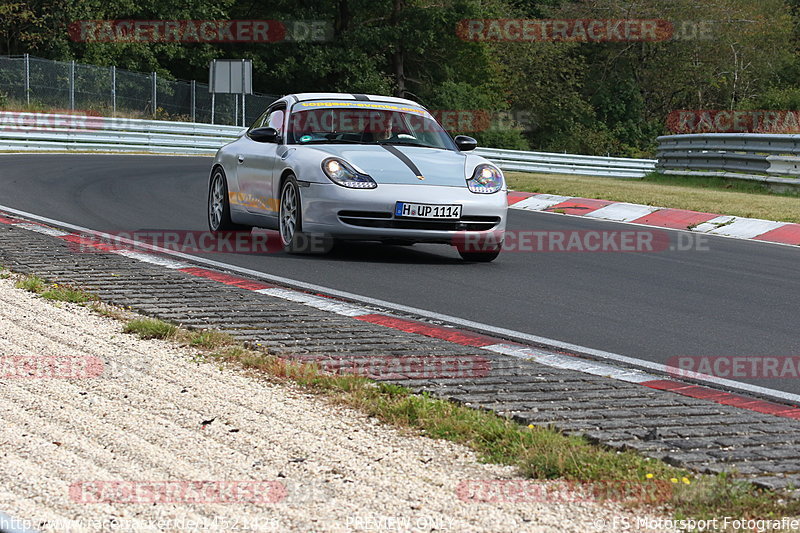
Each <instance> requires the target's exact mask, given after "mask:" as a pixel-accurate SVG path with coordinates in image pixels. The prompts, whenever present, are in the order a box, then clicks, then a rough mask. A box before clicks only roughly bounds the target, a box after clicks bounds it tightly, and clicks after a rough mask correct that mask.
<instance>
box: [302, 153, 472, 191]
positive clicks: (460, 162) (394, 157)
mask: <svg viewBox="0 0 800 533" xmlns="http://www.w3.org/2000/svg"><path fill="white" fill-rule="evenodd" d="M389 148H390V149H389V150H387V149H386V148H384V147H383V146H376V145H338V144H337V145H327V146H313V147H311V146H308V147H306V149H311V150H315V151H317V152H320V155H321V156H322V159H324V158H326V157H339V158H341V159H344V160H345V161H347V162H348V163H350V164H352V165H354V166H355V167H357V168H358V169H359V170H362V171H364V172H366V173H367V174H369V175H370V176H372V179H374V180H375V181H376V182H377V183H383V184H420V183H422V184H426V185H441V186H447V187H466V185H467V183H466V180H465V174H464V165H465V163H466V160H467V158H466V156H465V155H464V154H462V153H461V152H454V151H452V150H438V149H435V148H421V147H417V146H397V145H391V146H390V147H389ZM394 149H396V152H395V153H392V152H393V151H394ZM399 154H402V155H403V156H405V157H407V158H408V159H409V160H410V161H411V163H412V164H413V166H416V167H417V168H418V169H419V173H420V174H421V175H422V177H423V178H425V179H424V180H420V179H419V178H417V173H416V172H414V171H413V170H412V169H411V165H408V164H406V162H404V161H403V159H404V158H403V157H402V156H401V155H399Z"/></svg>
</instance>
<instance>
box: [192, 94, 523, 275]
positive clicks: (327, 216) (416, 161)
mask: <svg viewBox="0 0 800 533" xmlns="http://www.w3.org/2000/svg"><path fill="white" fill-rule="evenodd" d="M475 147H476V142H475V139H473V138H471V137H466V136H462V135H459V136H457V137H456V138H455V139H452V138H451V137H450V136H449V135H448V134H447V132H445V131H444V129H442V127H441V126H440V125H439V123H438V122H436V120H435V119H434V118H433V116H432V115H431V114H430V113H429V112H428V111H427V110H426V109H425V108H424V107H422V106H420V105H419V104H416V103H414V102H412V101H410V100H405V99H402V98H392V97H387V96H372V95H363V94H335V93H303V94H292V95H289V96H285V97H283V98H281V99H280V100H277V101H276V102H274V103H273V104H272V105H271V106H270V107H269V108H268V109H267V110H266V111H265V112H264V113H263V114H262V115H261V116H260V117H259V118H258V119H257V120H256V121H255V123H253V125H252V126H251V127H250V128H249V129H248V130H247V131H246V132H245V133H243V134H242V135H241V136H240V137H239V138H238V139H237V140H235V141H233V142H232V143H230V144H228V145H226V146H223V147H222V148H220V150H219V152H217V155H216V157H215V158H214V164H213V167H212V169H211V179H210V182H209V194H208V223H209V227H210V229H211V231H212V232H220V231H228V230H236V229H249V228H252V227H262V228H268V229H274V230H278V232H279V233H280V239H281V243H282V244H283V247H284V249H285V250H287V251H289V252H299V251H309V244H311V245H312V246H313V243H314V239H322V238H324V239H327V240H329V241H330V240H336V239H347V240H362V241H380V242H385V243H393V244H413V243H418V242H433V243H445V244H450V245H453V246H456V248H457V249H458V251H459V253H460V254H461V257H463V258H464V259H465V260H468V261H492V260H493V259H495V258H496V257H497V256H498V254H499V253H500V249H501V247H502V237H500V238H498V235H499V236H502V234H503V231H504V230H505V225H506V215H507V211H508V202H507V198H506V184H505V180H504V178H503V173H502V172H501V171H500V169H499V168H497V167H496V166H495V165H493V164H492V163H490V162H489V161H487V160H486V159H484V158H482V157H480V156H477V155H474V154H469V153H468V152H469V151H470V150H473V149H474V148H475Z"/></svg>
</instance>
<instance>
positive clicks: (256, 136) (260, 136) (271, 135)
mask: <svg viewBox="0 0 800 533" xmlns="http://www.w3.org/2000/svg"><path fill="white" fill-rule="evenodd" d="M247 135H248V136H249V137H250V138H251V139H253V140H254V141H256V142H258V143H277V142H280V139H281V136H280V134H279V133H278V130H276V129H275V128H255V129H252V130H250V133H248V134H247Z"/></svg>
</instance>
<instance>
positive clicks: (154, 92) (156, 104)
mask: <svg viewBox="0 0 800 533" xmlns="http://www.w3.org/2000/svg"><path fill="white" fill-rule="evenodd" d="M156 76H157V74H156V73H155V72H153V98H152V103H153V116H154V117H155V116H156V107H157V106H158V102H157V101H156V96H157V95H156V83H157V77H156Z"/></svg>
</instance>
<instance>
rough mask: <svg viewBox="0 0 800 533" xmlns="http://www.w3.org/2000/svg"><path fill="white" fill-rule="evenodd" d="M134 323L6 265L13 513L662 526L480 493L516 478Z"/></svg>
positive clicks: (1, 287)
mask: <svg viewBox="0 0 800 533" xmlns="http://www.w3.org/2000/svg"><path fill="white" fill-rule="evenodd" d="M122 327H123V324H122V322H120V321H118V320H115V319H112V318H107V317H104V316H100V315H98V314H97V313H94V312H93V311H91V310H90V309H87V308H85V307H80V306H77V305H73V304H66V303H54V302H49V301H46V300H44V299H42V298H40V297H38V296H35V295H33V294H31V293H28V292H25V291H23V290H20V289H16V288H14V281H13V279H2V280H0V355H2V360H3V366H2V367H0V368H1V369H0V396H1V397H2V400H1V401H0V452H2V453H0V469H1V472H0V480H2V481H0V511H2V512H3V513H6V514H7V515H10V516H11V517H14V518H16V519H20V520H25V521H26V522H27V523H28V524H30V525H32V526H33V528H34V529H36V530H39V531H58V532H64V531H68V532H72V531H137V532H138V531H297V532H310V531H342V532H344V531H426V532H427V531H452V532H459V533H460V532H484V531H485V532H503V531H509V532H523V531H543V532H550V531H558V532H560V533H567V532H588V531H626V530H629V531H666V529H664V528H663V527H656V528H650V527H636V524H637V519H642V518H643V515H642V513H641V511H637V510H630V509H626V508H623V507H622V506H620V505H618V504H616V503H609V502H605V503H603V504H600V503H597V502H594V501H586V500H587V498H581V497H579V496H576V497H574V498H571V497H565V495H564V492H563V491H561V490H558V491H556V490H553V491H552V493H554V494H555V493H557V494H559V495H560V497H559V498H543V497H536V495H537V494H546V492H545V491H542V490H539V491H537V490H529V491H528V492H527V494H528V495H529V496H528V497H525V498H511V497H509V498H502V497H500V498H495V499H496V500H507V501H492V502H486V501H472V500H470V498H469V497H465V496H464V494H465V490H464V487H470V486H473V485H469V483H470V482H474V481H475V480H489V481H491V482H492V483H495V484H497V483H498V482H497V481H496V480H514V479H517V480H519V479H520V478H518V477H516V473H515V470H514V469H513V468H510V467H504V466H496V465H487V464H482V463H480V462H479V460H478V458H477V457H476V455H475V454H474V453H472V452H471V451H470V450H468V449H467V448H465V447H463V446H459V445H455V444H452V443H449V442H446V441H441V440H432V439H429V438H426V437H422V436H418V435H414V434H412V433H411V432H410V431H408V430H401V429H396V428H392V427H389V426H387V425H385V424H381V423H378V421H377V420H375V419H373V418H370V417H367V416H365V415H364V414H362V413H359V412H357V411H354V410H350V409H346V408H342V407H339V406H335V405H332V404H331V403H330V401H328V400H326V399H324V398H321V397H319V396H313V395H311V394H308V393H304V392H303V391H302V390H301V389H299V388H297V387H294V386H291V385H286V384H281V383H274V382H270V381H268V380H266V379H263V378H259V377H258V376H253V375H249V374H247V373H246V372H244V371H240V370H238V369H234V368H221V367H219V366H218V365H216V364H213V363H209V362H204V360H203V359H202V358H200V357H198V353H197V352H195V351H194V350H192V349H189V348H183V347H180V346H177V345H174V344H171V343H168V342H165V341H157V340H148V341H143V340H139V339H138V338H137V337H135V336H133V335H129V334H125V333H123V332H122ZM23 360H24V361H26V362H27V364H28V365H29V366H27V367H25V366H22V365H21V361H23ZM31 365H32V366H31ZM36 365H39V366H36ZM114 482H120V483H114ZM167 482H168V483H167ZM188 482H198V483H188ZM549 483H553V482H549ZM498 486H499V485H498ZM505 486H508V482H506V485H505ZM530 495H533V496H530ZM515 500H516V501H515ZM519 500H522V501H519ZM540 500H543V501H540ZM550 500H560V501H550ZM564 500H580V501H577V502H576V501H566V502H565V501H564ZM649 518H650V519H653V520H656V519H658V517H656V516H652V515H651V516H649ZM662 518H663V517H662ZM651 523H653V522H651ZM625 524H629V525H630V527H629V528H628V527H625ZM0 529H2V524H0Z"/></svg>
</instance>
